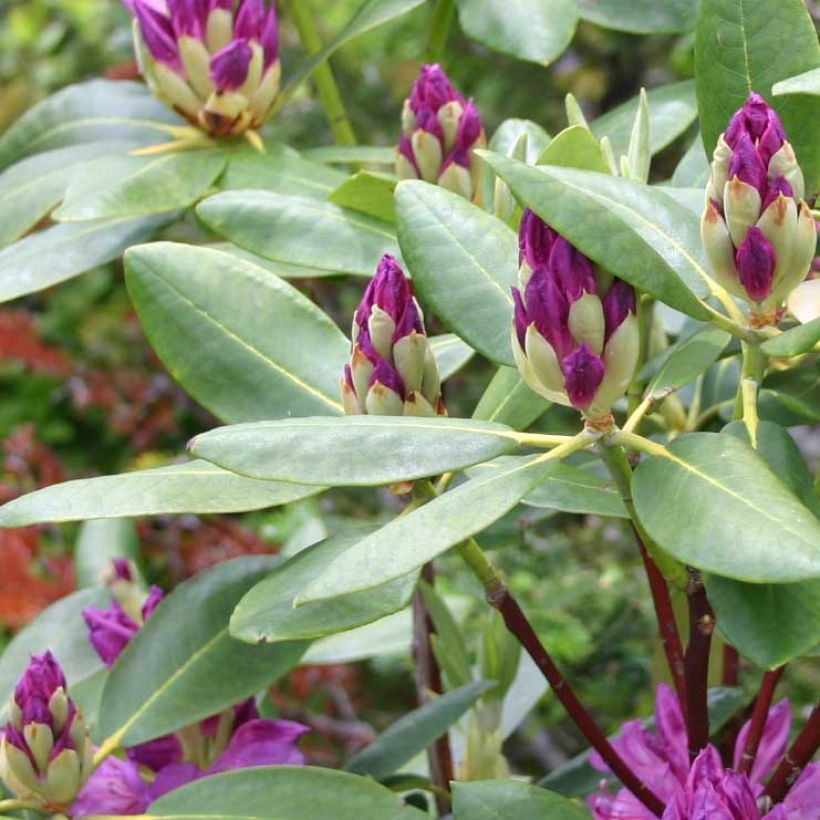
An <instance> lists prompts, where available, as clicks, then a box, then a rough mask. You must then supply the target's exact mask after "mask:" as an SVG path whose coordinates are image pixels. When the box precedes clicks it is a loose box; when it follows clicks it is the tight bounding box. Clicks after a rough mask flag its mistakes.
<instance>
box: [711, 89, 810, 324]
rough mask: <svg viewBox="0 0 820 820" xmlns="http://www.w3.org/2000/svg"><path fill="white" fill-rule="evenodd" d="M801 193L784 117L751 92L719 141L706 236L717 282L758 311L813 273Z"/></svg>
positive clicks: (778, 301) (807, 212) (807, 218)
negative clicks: (751, 303)
mask: <svg viewBox="0 0 820 820" xmlns="http://www.w3.org/2000/svg"><path fill="white" fill-rule="evenodd" d="M803 188H804V184H803V174H802V172H801V171H800V167H799V166H798V164H797V161H796V159H795V156H794V151H793V150H792V147H791V145H790V144H789V142H788V140H787V137H786V132H785V131H784V129H783V124H782V123H781V121H780V118H779V117H778V116H777V113H776V112H775V111H774V110H773V109H772V108H770V107H769V106H768V105H767V104H766V101H765V100H764V99H763V97H761V96H760V95H759V94H754V93H753V94H750V95H749V99H748V100H747V102H746V104H745V105H744V106H743V107H742V108H741V109H740V110H739V111H737V112H736V113H735V114H734V116H733V117H732V119H731V120H730V121H729V125H728V127H727V128H726V131H725V133H724V134H722V135H721V137H720V138H719V139H718V144H717V147H716V148H715V153H714V158H713V161H712V168H711V175H710V179H709V183H708V185H707V187H706V208H705V211H704V214H703V219H702V221H701V233H702V237H703V243H704V247H705V249H706V253H707V256H708V257H709V261H710V262H711V265H712V270H713V273H714V275H715V278H716V279H717V280H718V282H719V283H720V284H721V285H723V287H724V288H726V290H728V291H729V292H730V293H733V294H734V295H736V296H739V297H740V298H743V299H746V300H748V301H750V302H753V303H755V304H756V306H757V308H758V310H760V311H767V310H770V309H776V308H778V307H779V306H780V305H781V304H782V303H783V301H784V300H785V298H786V297H787V296H788V295H789V293H790V292H791V291H792V290H793V289H794V288H795V287H796V286H797V285H798V284H799V283H800V282H801V281H802V280H803V279H804V278H805V277H806V274H807V273H808V271H809V267H810V265H811V260H812V258H813V256H814V248H815V230H814V220H813V219H812V216H811V212H810V210H809V208H808V205H806V203H805V202H803V201H802V197H803Z"/></svg>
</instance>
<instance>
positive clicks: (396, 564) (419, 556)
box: [296, 455, 556, 606]
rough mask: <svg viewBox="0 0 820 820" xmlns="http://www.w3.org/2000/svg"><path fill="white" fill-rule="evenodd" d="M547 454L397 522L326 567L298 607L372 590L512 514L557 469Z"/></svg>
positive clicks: (525, 460) (459, 489)
mask: <svg viewBox="0 0 820 820" xmlns="http://www.w3.org/2000/svg"><path fill="white" fill-rule="evenodd" d="M555 465H556V462H555V461H554V460H545V457H544V455H539V456H530V457H527V458H522V459H518V460H516V462H515V463H512V464H510V465H509V466H508V468H507V469H501V470H491V471H489V472H488V474H487V475H486V476H485V475H482V476H480V477H479V478H473V479H471V480H469V481H466V482H464V484H461V485H460V486H459V487H456V489H454V490H451V491H450V492H447V493H445V494H444V495H442V496H439V497H438V498H435V499H434V500H432V501H429V502H428V503H427V504H425V505H424V506H422V507H419V508H418V509H416V510H413V512H411V513H408V514H407V515H403V516H401V517H400V518H395V519H393V521H391V522H390V523H389V524H386V525H385V526H384V527H382V528H381V529H380V530H378V531H377V532H374V533H373V534H372V535H369V536H367V537H366V538H364V539H362V540H361V541H360V542H359V543H358V544H356V546H355V547H351V548H350V549H348V550H347V551H346V552H345V553H344V555H341V556H339V557H338V558H337V559H336V560H335V561H331V562H330V564H328V565H327V567H326V568H325V571H324V572H323V573H322V574H321V575H320V576H319V577H318V578H317V579H316V580H315V581H313V583H311V584H309V585H308V586H307V587H306V588H305V589H304V590H302V591H301V592H300V593H299V594H298V596H297V600H296V604H297V606H299V605H300V604H301V603H307V602H309V601H319V600H323V599H325V598H333V597H335V596H337V595H339V594H340V593H342V592H344V593H348V592H355V591H360V590H366V589H370V588H372V587H374V586H378V585H379V584H383V583H385V582H386V581H389V580H391V579H393V578H398V577H399V576H400V575H404V574H405V573H407V572H410V571H411V570H414V569H416V568H418V567H420V566H422V565H423V564H425V563H427V562H428V561H432V560H433V558H435V557H436V556H438V555H441V553H443V552H445V551H446V550H448V549H449V548H450V547H452V546H455V545H456V544H458V543H460V542H461V541H464V540H465V539H467V538H470V536H473V535H475V534H476V533H479V532H481V530H483V529H484V528H485V527H488V526H489V525H490V524H492V523H493V522H494V521H497V520H498V519H499V518H501V516H503V515H504V514H505V513H507V512H509V510H511V509H512V508H513V507H514V506H515V505H516V504H517V503H518V502H519V501H520V500H521V499H522V498H523V497H524V496H525V495H527V494H528V493H530V492H532V490H533V489H534V488H535V487H537V486H538V484H540V483H541V482H542V481H543V480H544V479H545V478H546V477H547V476H548V475H549V474H550V472H551V471H552V470H553V469H555Z"/></svg>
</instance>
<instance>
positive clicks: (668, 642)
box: [602, 447, 686, 709]
mask: <svg viewBox="0 0 820 820" xmlns="http://www.w3.org/2000/svg"><path fill="white" fill-rule="evenodd" d="M602 449H603V453H602V456H603V459H604V461H605V462H606V465H607V467H608V468H609V471H610V473H611V474H612V478H613V479H614V481H615V484H616V485H617V487H618V490H619V491H620V493H621V498H622V499H623V502H624V506H625V507H626V509H627V511H628V512H629V516H630V519H631V523H632V531H633V533H634V534H635V540H636V541H637V542H638V549H639V550H640V552H641V560H642V561H643V565H644V569H645V570H646V577H647V580H648V581H649V589H650V591H651V593H652V603H653V604H654V605H655V616H656V617H657V619H658V632H659V633H660V636H661V643H662V644H663V651H664V654H665V655H666V663H667V665H668V666H669V673H670V675H671V676H672V683H673V684H674V686H675V692H676V693H677V695H678V701H679V703H680V705H681V708H682V709H685V707H686V672H685V665H684V660H683V645H682V644H681V639H680V635H679V634H678V625H677V623H676V621H675V610H674V607H673V606H672V597H671V596H670V595H669V587H668V586H667V584H666V579H665V578H664V577H663V573H662V572H661V571H660V570H659V569H658V565H657V564H656V563H655V562H654V561H653V560H652V557H651V556H650V555H649V552H648V551H647V549H646V545H645V544H644V539H645V537H646V536H645V535H644V534H643V533H641V532H640V531H639V527H640V525H639V524H638V523H637V522H638V519H637V516H636V514H635V506H634V504H633V503H632V468H631V467H630V466H629V460H628V459H627V457H626V453H624V451H623V450H622V449H621V448H620V447H608V448H602Z"/></svg>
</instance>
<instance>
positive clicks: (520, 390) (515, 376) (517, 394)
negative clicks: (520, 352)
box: [473, 366, 550, 430]
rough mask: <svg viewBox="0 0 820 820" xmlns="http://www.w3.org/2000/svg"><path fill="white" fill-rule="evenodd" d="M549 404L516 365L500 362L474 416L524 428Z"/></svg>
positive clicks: (515, 428) (520, 428)
mask: <svg viewBox="0 0 820 820" xmlns="http://www.w3.org/2000/svg"><path fill="white" fill-rule="evenodd" d="M549 407H550V402H548V401H547V400H546V399H545V398H544V397H543V396H539V395H538V394H537V393H534V392H533V391H532V390H530V388H529V387H528V386H527V383H526V382H525V381H524V380H523V379H522V378H521V376H520V375H519V373H518V370H517V369H516V368H514V367H504V366H501V367H499V368H498V370H496V372H495V375H494V376H493V378H492V379H491V380H490V383H489V384H488V385H487V389H486V390H485V391H484V393H483V394H482V395H481V399H480V400H479V402H478V404H477V405H476V408H475V410H474V411H473V418H474V419H481V420H484V421H497V422H498V423H499V424H507V425H509V426H510V427H512V428H513V429H514V430H525V429H526V428H527V427H529V426H530V425H531V424H532V423H533V422H534V421H535V420H536V419H537V418H538V417H539V416H541V415H543V414H544V413H546V411H547V410H548V409H549Z"/></svg>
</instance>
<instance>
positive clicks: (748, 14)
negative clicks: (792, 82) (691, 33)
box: [695, 0, 820, 192]
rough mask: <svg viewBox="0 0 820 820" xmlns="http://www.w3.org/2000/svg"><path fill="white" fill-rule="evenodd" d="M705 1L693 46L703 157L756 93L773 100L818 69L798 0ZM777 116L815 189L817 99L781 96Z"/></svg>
mask: <svg viewBox="0 0 820 820" xmlns="http://www.w3.org/2000/svg"><path fill="white" fill-rule="evenodd" d="M772 11H773V9H772V5H771V3H769V2H767V0H702V1H701V5H700V16H699V17H698V25H697V32H696V42H695V74H696V77H697V94H698V111H699V113H700V124H701V128H702V130H703V141H704V144H705V145H706V149H707V151H708V153H709V154H710V155H711V153H712V150H713V149H714V147H715V144H716V143H717V138H718V136H719V134H720V133H721V132H722V131H723V130H724V129H725V128H726V126H727V124H728V122H729V118H730V117H731V116H732V114H734V113H735V111H737V109H738V108H740V107H741V106H742V105H743V104H744V103H745V102H746V98H747V97H748V96H749V93H750V92H752V91H756V92H757V93H759V94H762V95H763V96H764V97H767V98H769V99H771V91H772V86H773V85H774V84H775V83H776V82H778V80H785V79H787V78H789V77H792V76H794V75H796V74H801V73H803V72H805V71H809V70H812V69H816V68H817V67H818V64H820V45H818V43H817V32H816V31H815V28H814V24H813V22H812V19H811V17H810V16H809V12H808V9H806V6H805V3H804V2H803V0H780V2H779V3H778V4H777V13H776V14H773V13H772ZM776 103H777V105H776V108H777V113H778V114H779V115H780V117H781V118H782V120H783V125H784V127H785V129H786V133H787V134H788V136H789V141H790V142H791V143H792V145H793V146H794V150H795V153H796V154H797V160H798V162H799V163H800V166H801V168H802V169H803V174H804V176H805V178H806V190H807V191H809V192H811V191H816V190H817V187H818V185H820V141H818V139H817V128H816V123H817V121H818V119H820V100H817V99H816V98H815V97H813V96H810V95H806V94H795V95H789V96H787V97H780V98H779V99H777V100H776Z"/></svg>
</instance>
